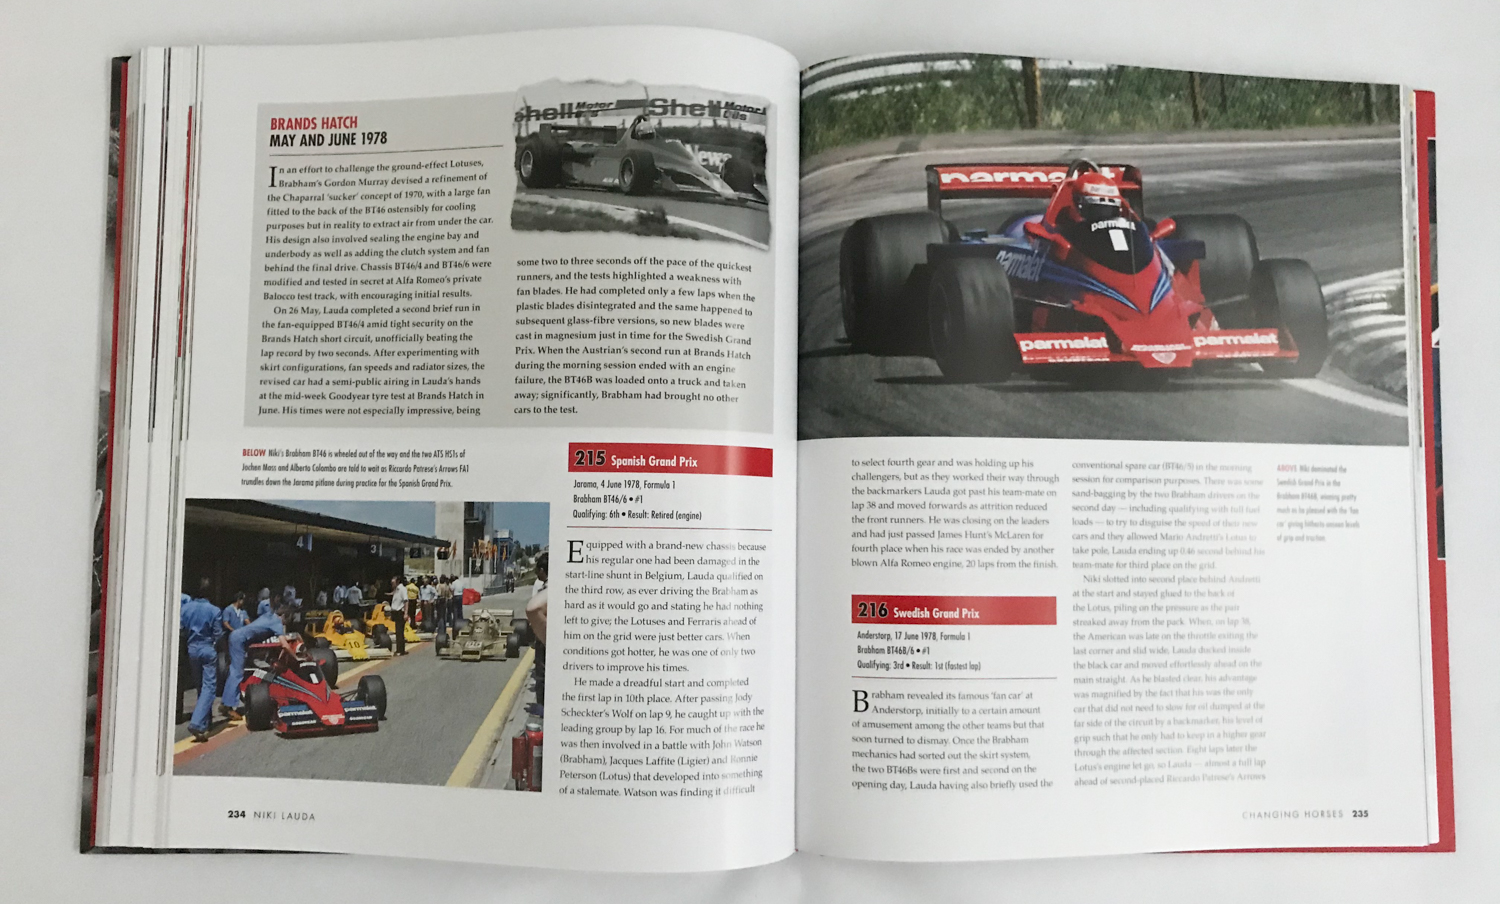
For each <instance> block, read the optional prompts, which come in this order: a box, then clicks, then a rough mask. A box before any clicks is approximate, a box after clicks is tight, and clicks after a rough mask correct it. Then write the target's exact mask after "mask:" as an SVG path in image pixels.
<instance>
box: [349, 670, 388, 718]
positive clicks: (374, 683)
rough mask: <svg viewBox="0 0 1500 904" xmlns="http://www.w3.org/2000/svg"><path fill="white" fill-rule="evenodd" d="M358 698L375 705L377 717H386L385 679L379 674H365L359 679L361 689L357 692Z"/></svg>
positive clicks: (355, 696)
mask: <svg viewBox="0 0 1500 904" xmlns="http://www.w3.org/2000/svg"><path fill="white" fill-rule="evenodd" d="M354 698H355V699H356V700H363V701H364V702H366V703H368V704H370V705H371V706H373V707H375V718H377V719H384V718H385V679H384V678H382V677H380V676H379V675H365V676H364V677H362V678H360V679H359V690H358V691H356V692H355V694H354Z"/></svg>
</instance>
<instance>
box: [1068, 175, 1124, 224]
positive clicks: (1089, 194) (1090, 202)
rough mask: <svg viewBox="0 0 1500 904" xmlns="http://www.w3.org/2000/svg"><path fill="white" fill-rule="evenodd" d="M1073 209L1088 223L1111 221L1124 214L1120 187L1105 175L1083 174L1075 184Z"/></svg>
mask: <svg viewBox="0 0 1500 904" xmlns="http://www.w3.org/2000/svg"><path fill="white" fill-rule="evenodd" d="M1073 208H1074V209H1075V210H1076V211H1078V216H1079V217H1080V218H1081V219H1082V220H1083V221H1084V222H1086V223H1098V222H1100V221H1101V220H1111V219H1115V218H1116V217H1120V216H1122V215H1123V214H1124V209H1125V208H1124V204H1123V203H1122V201H1121V199H1120V187H1119V186H1118V185H1116V184H1115V182H1114V180H1113V179H1111V178H1109V177H1108V176H1106V175H1104V174H1103V173H1097V172H1096V173H1081V174H1079V176H1078V178H1077V180H1076V181H1075V182H1074V184H1073Z"/></svg>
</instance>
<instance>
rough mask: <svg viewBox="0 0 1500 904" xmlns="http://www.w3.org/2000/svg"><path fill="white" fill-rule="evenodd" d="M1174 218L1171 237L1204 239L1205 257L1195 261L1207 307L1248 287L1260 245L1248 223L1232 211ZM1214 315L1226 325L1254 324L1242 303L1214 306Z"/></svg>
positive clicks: (1230, 326)
mask: <svg viewBox="0 0 1500 904" xmlns="http://www.w3.org/2000/svg"><path fill="white" fill-rule="evenodd" d="M1173 219H1174V220H1175V221H1176V223H1177V228H1176V229H1175V230H1174V231H1173V232H1172V236H1171V237H1172V239H1176V240H1180V241H1189V242H1202V243H1203V247H1204V251H1205V254H1206V257H1204V258H1203V260H1201V261H1199V262H1198V279H1199V284H1200V285H1201V286H1202V287H1203V298H1204V299H1205V300H1206V301H1207V302H1208V304H1209V306H1210V307H1213V306H1214V305H1215V304H1216V303H1218V302H1222V301H1224V300H1226V299H1230V298H1238V297H1241V296H1244V295H1245V294H1246V293H1248V292H1249V291H1250V274H1251V272H1252V271H1253V270H1254V269H1255V262H1256V261H1258V260H1260V249H1259V248H1258V247H1257V246H1256V244H1255V233H1254V232H1253V231H1251V229H1250V224H1249V223H1246V222H1245V221H1244V219H1243V218H1241V217H1237V216H1234V215H1233V214H1208V213H1204V214H1184V215H1182V216H1180V217H1174V218H1173ZM1214 319H1215V320H1217V321H1219V325H1220V326H1222V327H1224V328H1225V329H1248V328H1250V327H1253V326H1254V325H1255V324H1254V323H1253V322H1252V321H1253V315H1252V314H1251V312H1250V307H1249V305H1247V304H1244V303H1240V304H1229V305H1225V306H1223V307H1221V308H1216V309H1215V310H1214Z"/></svg>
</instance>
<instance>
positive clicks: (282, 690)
mask: <svg viewBox="0 0 1500 904" xmlns="http://www.w3.org/2000/svg"><path fill="white" fill-rule="evenodd" d="M247 652H248V656H247V657H246V660H245V673H244V678H243V679H242V681H241V684H240V696H241V697H242V698H243V699H244V701H245V727H246V728H248V729H250V730H251V731H265V730H266V729H268V728H269V729H275V730H276V733H277V734H280V735H283V736H290V735H304V734H323V733H334V732H350V731H375V730H376V729H378V728H379V727H380V720H381V719H383V718H385V681H384V680H383V679H382V678H381V677H380V676H379V675H363V676H361V677H360V679H359V686H358V688H357V689H356V690H354V691H353V692H351V693H347V694H340V693H339V692H338V691H336V690H334V688H335V687H336V686H337V684H338V676H339V661H338V659H337V658H336V657H335V656H334V653H333V651H332V650H329V649H323V648H316V649H309V648H308V647H306V646H304V645H303V643H302V638H300V637H298V636H297V635H295V634H288V635H286V636H284V637H278V638H273V639H272V640H270V641H267V642H266V643H257V644H251V645H250V648H249V650H248V651H247Z"/></svg>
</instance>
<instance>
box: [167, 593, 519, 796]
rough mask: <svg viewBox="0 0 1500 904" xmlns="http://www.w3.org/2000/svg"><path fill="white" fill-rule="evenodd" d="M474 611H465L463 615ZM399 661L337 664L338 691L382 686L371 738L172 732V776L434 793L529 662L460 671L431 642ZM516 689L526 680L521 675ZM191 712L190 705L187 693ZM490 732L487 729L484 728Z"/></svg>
mask: <svg viewBox="0 0 1500 904" xmlns="http://www.w3.org/2000/svg"><path fill="white" fill-rule="evenodd" d="M529 596H530V587H523V588H521V590H520V591H519V592H516V593H508V594H496V595H493V596H486V597H485V598H484V599H483V600H481V601H480V602H479V603H478V604H477V605H478V606H479V607H482V608H490V609H512V610H514V611H516V612H520V611H522V610H523V609H524V607H525V600H526V598H528V597H529ZM470 611H472V607H471V608H469V609H466V610H465V612H466V614H467V613H468V612H470ZM406 650H407V655H406V656H402V657H396V658H392V659H385V660H375V661H366V662H347V661H346V662H343V663H341V664H340V669H339V686H338V689H339V690H340V691H345V692H347V691H350V690H352V689H354V688H355V687H356V686H357V685H358V683H359V678H360V676H361V675H368V674H378V675H380V676H381V677H382V678H384V679H385V686H386V694H387V706H386V718H385V721H383V722H381V723H380V729H379V730H378V731H370V732H362V733H357V734H347V735H317V736H309V737H300V738H283V737H280V736H278V735H277V734H276V733H275V732H272V731H259V732H250V731H247V730H246V729H245V728H244V726H243V723H241V724H240V725H239V726H236V727H227V728H221V727H220V725H219V724H215V725H214V726H213V729H212V730H213V736H212V737H211V738H210V739H209V740H208V742H207V743H202V744H195V743H193V742H192V739H191V738H189V737H188V735H187V727H186V725H185V724H183V725H179V726H178V728H177V739H176V744H175V746H174V749H173V754H174V755H173V764H172V769H173V772H174V773H175V774H177V775H227V776H241V777H258V778H303V779H328V780H335V781H368V782H386V783H393V784H410V785H442V784H445V783H447V782H448V781H449V779H450V777H451V776H452V775H453V773H454V770H455V767H457V766H458V765H459V762H460V760H462V759H463V757H464V754H465V753H466V752H467V751H468V750H469V748H470V747H471V745H473V744H474V742H475V739H476V736H477V735H479V734H481V733H485V732H486V729H487V727H486V725H485V723H486V719H487V718H488V717H489V716H490V713H491V711H492V710H493V709H494V708H495V706H496V704H497V702H498V701H499V700H500V698H501V696H502V694H503V692H504V690H505V688H506V687H507V685H508V684H509V683H510V681H511V677H512V675H513V674H514V673H515V672H516V671H517V669H518V667H520V666H521V665H522V664H523V663H526V662H529V659H527V658H525V657H523V658H521V659H507V660H505V661H503V662H501V661H493V660H485V661H483V662H458V661H454V660H447V659H440V658H438V657H437V655H436V654H435V652H434V650H433V647H432V644H431V643H430V642H422V643H415V644H407V647H406ZM523 680H524V676H523ZM188 696H189V704H188V705H189V706H191V696H192V695H191V694H189V695H188ZM487 730H488V732H489V733H492V732H493V730H494V729H493V727H489V728H488V729H487Z"/></svg>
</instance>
